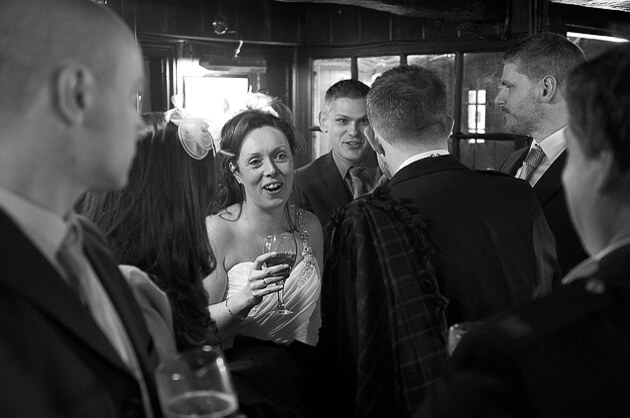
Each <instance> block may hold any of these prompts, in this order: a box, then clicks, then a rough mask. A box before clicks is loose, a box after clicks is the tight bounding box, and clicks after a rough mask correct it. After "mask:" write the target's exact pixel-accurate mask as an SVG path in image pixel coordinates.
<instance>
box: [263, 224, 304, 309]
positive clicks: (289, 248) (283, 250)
mask: <svg viewBox="0 0 630 418" xmlns="http://www.w3.org/2000/svg"><path fill="white" fill-rule="evenodd" d="M271 251H275V252H277V253H278V254H276V255H275V256H273V257H271V258H270V259H268V260H267V262H266V264H267V266H269V267H271V266H277V265H279V264H288V265H289V268H288V270H287V274H286V275H287V277H289V273H290V272H291V269H292V268H293V264H295V258H296V256H297V243H296V242H295V237H294V236H293V234H289V233H286V232H283V233H281V234H273V235H267V236H266V237H265V247H264V250H263V252H265V253H268V252H271ZM292 313H293V311H291V310H289V309H287V308H286V306H284V287H283V288H282V290H279V291H278V304H277V305H276V308H275V309H274V310H273V311H271V312H269V315H290V314H292Z"/></svg>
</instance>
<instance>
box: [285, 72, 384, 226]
mask: <svg viewBox="0 0 630 418" xmlns="http://www.w3.org/2000/svg"><path fill="white" fill-rule="evenodd" d="M369 89H370V88H369V87H368V86H366V85H365V84H363V83H362V82H360V81H357V80H342V81H339V82H337V83H335V84H333V85H332V86H331V87H330V88H329V89H328V90H327V91H326V96H325V108H324V110H323V111H322V112H320V114H319V124H320V127H321V130H322V132H324V133H327V134H328V139H329V141H330V147H331V150H330V152H329V153H328V154H325V155H323V156H321V157H319V158H318V159H316V160H315V161H313V162H311V163H310V164H308V165H306V166H304V167H302V168H300V169H299V170H298V171H297V184H298V187H299V188H300V190H301V192H302V196H303V198H304V204H305V207H306V208H307V209H309V210H311V211H313V212H314V213H315V215H317V217H318V218H319V221H320V222H321V224H322V226H324V227H325V226H326V224H327V223H328V221H329V220H330V217H331V216H332V214H333V212H334V210H335V209H337V208H338V207H342V206H345V205H346V204H348V203H349V202H350V201H351V200H352V199H353V198H354V197H356V196H359V195H362V194H364V193H367V192H369V191H370V190H371V188H372V186H373V185H374V183H375V182H376V180H377V179H378V177H379V176H380V172H379V171H378V164H377V162H376V156H375V155H374V152H373V151H372V150H371V149H370V146H369V144H368V143H367V140H366V139H365V135H364V133H363V131H364V129H365V127H366V126H367V124H368V119H367V114H366V109H365V96H366V95H367V92H368V91H369ZM354 167H357V169H358V170H359V174H358V175H356V176H354V177H355V180H354V181H353V175H354V172H355V169H354ZM363 169H364V170H363ZM358 180H361V182H360V184H357V181H358Z"/></svg>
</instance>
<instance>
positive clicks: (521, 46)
mask: <svg viewBox="0 0 630 418" xmlns="http://www.w3.org/2000/svg"><path fill="white" fill-rule="evenodd" d="M585 60H586V58H585V57H584V53H583V52H582V50H581V49H580V48H579V47H578V46H577V45H575V44H574V43H573V42H571V41H569V40H568V39H567V38H565V37H564V36H561V35H558V34H555V33H542V34H539V35H535V36H531V37H529V38H527V39H525V40H523V41H521V42H519V43H517V44H516V45H514V46H512V47H511V48H509V49H508V50H507V51H506V52H505V53H504V54H503V57H502V58H501V62H502V63H503V64H504V65H505V64H514V65H515V66H516V68H517V69H518V71H519V72H520V73H522V74H525V75H526V76H527V77H528V78H529V79H530V80H539V79H541V78H543V77H545V76H553V77H554V78H555V79H556V81H557V82H558V86H560V88H561V89H563V88H564V85H565V81H566V78H567V77H568V75H569V73H570V72H571V70H572V69H573V68H575V67H576V66H577V65H579V64H581V63H583V62H584V61H585Z"/></svg>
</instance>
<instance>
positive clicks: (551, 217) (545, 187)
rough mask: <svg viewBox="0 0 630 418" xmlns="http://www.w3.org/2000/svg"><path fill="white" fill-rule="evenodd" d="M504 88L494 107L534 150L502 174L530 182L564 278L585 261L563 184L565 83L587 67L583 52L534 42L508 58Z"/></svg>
mask: <svg viewBox="0 0 630 418" xmlns="http://www.w3.org/2000/svg"><path fill="white" fill-rule="evenodd" d="M502 61H503V64H504V67H503V75H502V76H501V87H500V90H499V94H498V95H497V97H496V98H495V100H494V102H495V104H496V105H497V106H499V107H500V108H501V110H502V112H503V117H504V119H505V126H506V128H507V130H508V131H510V132H512V133H515V134H520V135H529V136H531V137H532V138H533V141H532V143H531V145H530V147H529V148H524V149H521V150H518V151H516V152H515V153H514V154H513V155H511V156H510V157H509V158H508V159H507V160H506V161H505V162H504V163H503V165H502V166H501V171H503V172H505V173H508V174H510V175H513V176H515V177H518V178H521V179H524V180H526V181H528V182H529V183H530V184H531V185H532V187H533V188H534V192H536V196H537V198H538V201H539V202H540V205H541V207H542V209H543V212H544V213H545V217H546V219H547V222H548V223H549V227H550V228H551V231H552V232H553V234H554V237H555V239H556V252H557V254H558V262H559V263H560V268H561V272H562V274H566V273H567V272H568V271H569V270H570V269H571V268H572V267H574V266H575V265H576V264H577V263H579V262H580V261H582V260H583V259H585V258H586V252H585V251H584V248H583V247H582V245H581V243H580V240H579V238H578V236H577V234H576V232H575V229H574V228H573V225H572V224H571V219H570V217H569V213H568V211H567V206H566V202H565V199H564V191H563V189H562V183H561V181H560V173H561V172H562V167H563V166H564V163H565V160H566V153H565V149H566V142H565V131H566V125H567V121H568V113H567V105H566V98H565V93H564V91H565V87H566V86H565V84H566V81H565V79H566V77H567V76H568V75H569V72H570V71H571V69H572V68H574V67H575V66H576V65H578V64H580V63H582V62H584V54H583V53H582V51H581V50H580V48H579V47H577V46H576V45H574V44H573V43H572V42H571V41H569V40H567V39H566V38H564V37H563V36H560V35H556V34H553V33H544V34H540V35H536V36H533V37H530V38H528V39H526V40H524V41H522V42H520V43H518V44H516V45H514V46H513V47H512V48H510V49H509V50H508V51H506V52H505V54H504V55H503V60H502Z"/></svg>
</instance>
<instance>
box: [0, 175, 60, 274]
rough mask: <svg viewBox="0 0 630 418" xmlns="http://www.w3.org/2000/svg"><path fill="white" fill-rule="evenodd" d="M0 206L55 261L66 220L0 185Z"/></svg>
mask: <svg viewBox="0 0 630 418" xmlns="http://www.w3.org/2000/svg"><path fill="white" fill-rule="evenodd" d="M0 208H2V209H4V211H5V212H6V213H7V214H8V215H9V217H11V218H12V219H13V221H14V222H15V223H16V224H17V225H18V227H19V228H20V229H21V230H22V232H24V234H26V236H27V237H28V238H29V239H30V240H31V241H32V242H33V243H34V244H35V246H36V247H37V248H38V249H39V250H40V251H41V252H42V253H43V254H44V256H45V257H46V258H47V259H48V260H49V261H52V262H53V264H54V263H55V257H56V253H57V250H58V249H59V246H60V245H61V241H62V240H63V238H64V236H65V232H66V222H64V220H63V219H62V218H61V217H59V216H58V215H56V214H54V213H53V212H50V211H49V210H47V209H45V208H42V207H40V206H38V205H36V204H34V203H32V202H30V201H28V200H26V199H24V198H22V197H21V196H18V195H17V194H15V193H13V192H11V191H9V190H7V189H5V188H3V187H1V186H0Z"/></svg>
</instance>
